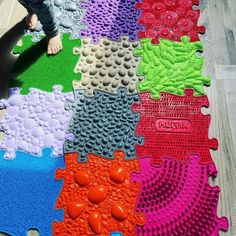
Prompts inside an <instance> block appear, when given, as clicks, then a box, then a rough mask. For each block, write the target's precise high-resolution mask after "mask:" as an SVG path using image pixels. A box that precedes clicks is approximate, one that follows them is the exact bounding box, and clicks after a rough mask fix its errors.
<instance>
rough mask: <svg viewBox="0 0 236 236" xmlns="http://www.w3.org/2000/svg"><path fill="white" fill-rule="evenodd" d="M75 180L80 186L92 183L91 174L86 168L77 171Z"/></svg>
mask: <svg viewBox="0 0 236 236" xmlns="http://www.w3.org/2000/svg"><path fill="white" fill-rule="evenodd" d="M75 181H76V183H77V184H78V185H79V186H80V187H85V186H87V185H89V183H90V178H89V174H88V173H87V172H86V171H84V170H80V171H77V172H76V173H75Z"/></svg>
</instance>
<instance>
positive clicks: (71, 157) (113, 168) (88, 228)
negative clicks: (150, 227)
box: [53, 151, 144, 236]
mask: <svg viewBox="0 0 236 236" xmlns="http://www.w3.org/2000/svg"><path fill="white" fill-rule="evenodd" d="M114 157H115V158H114V160H109V159H105V158H102V157H100V156H97V155H94V154H89V155H88V159H89V161H88V162H86V163H78V162H77V159H78V154H76V153H72V154H66V155H65V161H66V169H65V170H62V169H58V170H57V172H56V179H64V186H63V189H62V192H61V194H60V197H59V198H58V201H57V203H56V208H57V209H60V208H63V209H64V211H65V214H64V220H63V221H62V222H54V223H53V233H54V235H55V236H57V235H59V236H67V235H68V236H78V235H81V236H86V235H109V234H110V232H112V231H118V232H125V235H127V236H133V235H135V225H136V224H140V225H143V224H144V214H143V213H136V211H135V203H136V198H137V196H138V193H139V186H140V185H139V184H138V183H133V182H131V181H130V176H131V173H132V172H133V171H139V165H138V161H137V160H131V161H126V160H124V157H125V153H124V152H123V151H115V153H114Z"/></svg>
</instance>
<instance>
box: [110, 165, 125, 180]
mask: <svg viewBox="0 0 236 236" xmlns="http://www.w3.org/2000/svg"><path fill="white" fill-rule="evenodd" d="M126 175H127V170H126V169H125V168H124V167H121V166H117V167H116V168H114V169H113V170H112V171H111V173H110V178H111V180H112V181H114V182H115V183H117V184H121V183H123V182H124V181H125V179H126Z"/></svg>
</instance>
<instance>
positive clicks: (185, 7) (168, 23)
mask: <svg viewBox="0 0 236 236" xmlns="http://www.w3.org/2000/svg"><path fill="white" fill-rule="evenodd" d="M193 5H199V0H159V1H156V0H143V1H142V3H137V4H136V8H137V9H141V10H142V13H141V16H140V18H139V23H140V24H142V25H144V26H145V31H144V32H142V31H140V32H139V38H152V43H158V42H159V38H165V39H170V40H174V41H181V39H180V38H181V36H186V35H187V36H190V38H191V42H195V41H199V36H198V33H201V34H203V33H205V27H204V26H198V25H197V22H198V19H199V15H200V10H193Z"/></svg>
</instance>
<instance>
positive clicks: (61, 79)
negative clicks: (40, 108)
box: [10, 34, 81, 94]
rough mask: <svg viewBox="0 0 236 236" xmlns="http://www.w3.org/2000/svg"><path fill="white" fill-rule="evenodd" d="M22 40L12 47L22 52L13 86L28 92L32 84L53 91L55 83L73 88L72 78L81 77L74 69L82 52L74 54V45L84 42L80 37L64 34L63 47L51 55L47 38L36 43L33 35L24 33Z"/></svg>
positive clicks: (16, 51) (17, 62) (67, 90)
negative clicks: (48, 52) (48, 50)
mask: <svg viewBox="0 0 236 236" xmlns="http://www.w3.org/2000/svg"><path fill="white" fill-rule="evenodd" d="M22 42H23V45H22V46H15V48H14V49H13V53H14V54H20V55H19V57H18V59H17V61H16V64H15V66H14V72H15V73H16V74H17V79H16V80H12V81H11V84H10V87H20V88H21V94H28V93H29V88H37V89H41V90H44V91H48V92H51V91H53V90H52V87H53V86H54V85H61V86H63V90H62V91H63V92H70V91H73V86H72V81H73V80H80V77H81V75H80V74H75V73H74V67H75V65H76V63H77V61H78V59H79V55H74V54H73V48H74V47H75V46H77V47H78V46H80V45H81V40H80V39H75V40H71V39H69V34H64V35H63V36H62V42H63V50H62V51H61V52H60V53H59V54H56V55H52V56H48V55H47V53H46V49H47V40H46V38H42V39H41V41H39V42H38V43H35V42H32V37H31V36H24V37H23V38H22Z"/></svg>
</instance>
